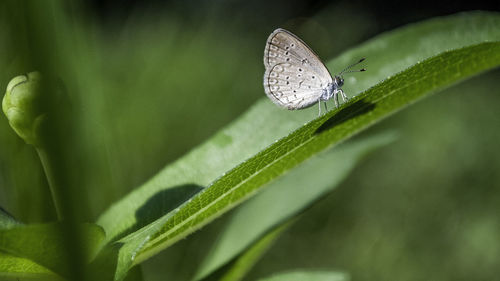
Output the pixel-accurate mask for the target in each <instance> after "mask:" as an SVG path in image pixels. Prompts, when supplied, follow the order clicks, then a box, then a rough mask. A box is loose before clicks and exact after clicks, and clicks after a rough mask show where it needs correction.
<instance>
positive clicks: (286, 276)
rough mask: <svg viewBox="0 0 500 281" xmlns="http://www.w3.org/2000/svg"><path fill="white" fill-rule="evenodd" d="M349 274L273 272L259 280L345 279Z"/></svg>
mask: <svg viewBox="0 0 500 281" xmlns="http://www.w3.org/2000/svg"><path fill="white" fill-rule="evenodd" d="M349 279H350V278H349V276H348V275H346V274H344V273H340V272H332V271H305V270H304V271H291V272H286V273H279V274H275V275H273V276H271V277H268V278H262V279H259V281H285V280H286V281H299V280H300V281H302V280H308V281H347V280H349Z"/></svg>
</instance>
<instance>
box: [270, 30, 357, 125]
mask: <svg viewBox="0 0 500 281" xmlns="http://www.w3.org/2000/svg"><path fill="white" fill-rule="evenodd" d="M363 60H364V58H362V59H361V60H359V61H358V62H357V63H355V64H352V65H350V66H349V67H347V68H346V69H344V70H343V71H342V72H340V73H339V74H338V75H335V77H334V78H332V75H331V74H330V72H329V71H328V69H327V68H326V66H325V65H324V64H323V62H321V60H320V59H319V57H318V55H316V54H315V53H314V51H313V50H311V48H309V46H307V45H306V43H304V41H302V40H301V39H300V38H299V37H297V36H296V35H294V34H293V33H291V32H290V31H287V30H285V29H282V28H278V29H276V30H275V31H273V33H271V35H269V38H267V42H266V49H265V50H264V66H265V67H266V72H265V73H264V90H265V91H266V94H267V96H268V97H269V98H270V99H271V100H272V101H273V102H274V103H275V104H277V105H279V106H283V107H286V108H288V109H290V110H295V109H303V108H306V107H310V106H312V105H313V104H315V103H318V106H319V115H321V101H324V102H325V109H326V101H328V100H329V99H331V98H332V97H333V98H334V101H335V106H336V107H338V106H339V101H338V94H340V96H341V97H342V100H343V101H344V102H345V101H347V100H348V98H347V96H346V94H345V93H344V91H342V89H341V87H342V85H344V78H343V76H342V74H343V73H348V72H358V71H365V69H364V68H363V69H360V70H356V71H347V72H346V70H348V69H349V68H351V67H352V66H354V65H356V64H358V63H360V62H362V61H363Z"/></svg>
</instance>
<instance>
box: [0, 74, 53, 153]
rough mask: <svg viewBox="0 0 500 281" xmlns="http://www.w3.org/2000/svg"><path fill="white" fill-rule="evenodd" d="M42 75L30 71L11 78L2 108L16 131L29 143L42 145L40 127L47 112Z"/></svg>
mask: <svg viewBox="0 0 500 281" xmlns="http://www.w3.org/2000/svg"><path fill="white" fill-rule="evenodd" d="M41 82H42V77H41V75H40V73H39V72H30V73H28V74H26V75H20V76H17V77H14V78H13V79H12V80H10V82H9V84H8V85H7V91H6V92H5V96H4V97H3V101H2V110H3V112H4V113H5V115H6V116H7V119H8V120H9V124H10V126H11V127H12V129H14V131H15V132H16V133H17V134H18V135H19V136H20V137H21V138H22V139H23V140H24V141H25V142H26V143H28V144H32V145H34V146H37V147H39V146H40V145H41V139H40V128H41V125H42V123H43V122H44V120H45V119H46V115H47V113H46V112H45V110H44V109H43V103H42V97H41V95H42V91H41V90H42V89H41V88H42V87H41Z"/></svg>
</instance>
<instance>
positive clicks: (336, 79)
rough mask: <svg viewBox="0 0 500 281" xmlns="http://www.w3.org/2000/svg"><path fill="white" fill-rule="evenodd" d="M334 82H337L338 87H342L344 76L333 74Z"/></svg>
mask: <svg viewBox="0 0 500 281" xmlns="http://www.w3.org/2000/svg"><path fill="white" fill-rule="evenodd" d="M335 84H337V87H339V88H340V87H342V85H344V77H342V76H337V75H335Z"/></svg>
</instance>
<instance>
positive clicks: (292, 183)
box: [194, 133, 395, 280]
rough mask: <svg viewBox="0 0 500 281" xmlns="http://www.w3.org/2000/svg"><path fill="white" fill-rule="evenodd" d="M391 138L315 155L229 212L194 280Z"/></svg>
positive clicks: (318, 194)
mask: <svg viewBox="0 0 500 281" xmlns="http://www.w3.org/2000/svg"><path fill="white" fill-rule="evenodd" d="M394 138H395V136H394V134H392V133H385V134H381V135H377V136H373V137H368V138H364V139H362V140H357V141H353V142H349V143H346V144H343V145H341V146H339V147H338V148H336V149H333V150H329V151H327V152H326V153H321V154H318V155H317V156H315V157H313V158H312V159H310V160H308V161H307V162H305V163H304V164H303V165H300V166H299V167H297V168H295V169H294V170H293V171H291V173H288V174H286V175H285V176H284V177H282V178H279V179H278V180H276V181H275V182H273V183H271V184H270V186H269V187H267V188H266V189H265V190H263V191H262V192H261V193H259V194H257V195H256V196H255V197H253V198H251V199H250V200H248V201H247V202H245V203H244V204H243V205H242V206H240V207H239V208H237V209H236V210H234V212H232V213H231V217H230V219H229V220H228V222H227V223H226V225H225V226H224V228H223V229H222V230H221V231H220V232H218V233H217V239H215V237H209V238H208V239H212V240H215V241H214V242H212V244H213V245H212V247H211V249H210V252H209V254H208V255H207V256H206V257H205V258H204V261H203V263H202V264H201V266H200V267H199V268H198V270H197V271H198V272H197V274H196V275H195V278H194V280H199V279H202V278H204V277H205V276H207V275H208V274H210V273H211V272H213V271H214V270H215V269H217V268H219V267H220V266H222V265H224V264H226V263H227V262H229V261H230V260H231V259H232V258H234V257H235V256H236V255H238V254H239V253H240V252H242V251H244V250H245V249H246V248H247V247H249V246H250V245H252V243H255V241H257V240H259V239H260V237H261V236H263V235H267V234H266V233H267V232H269V231H270V230H271V229H273V228H275V227H276V225H279V224H282V223H283V222H285V221H287V220H290V218H293V217H294V216H296V215H297V214H298V213H300V212H302V211H303V210H305V209H306V208H307V207H309V206H310V205H312V204H313V203H314V202H316V201H317V200H318V199H320V198H322V197H323V196H324V195H326V194H328V193H329V192H331V191H332V190H333V189H334V188H335V187H336V186H337V185H338V184H340V183H341V181H342V180H343V179H344V178H345V177H346V176H347V175H348V174H349V172H350V171H351V170H352V169H353V168H354V166H355V165H356V163H357V162H358V161H359V159H360V158H361V157H362V156H363V155H365V154H366V153H367V152H369V151H371V150H374V149H376V148H378V147H381V146H383V145H386V144H388V143H389V142H392V141H393V140H394ZM256 243H260V242H256ZM251 247H254V246H251ZM238 259H241V258H238Z"/></svg>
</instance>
